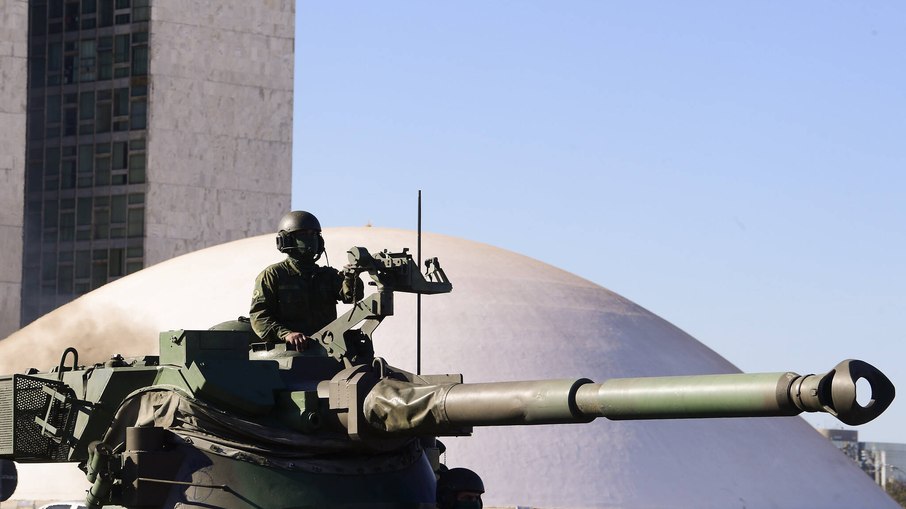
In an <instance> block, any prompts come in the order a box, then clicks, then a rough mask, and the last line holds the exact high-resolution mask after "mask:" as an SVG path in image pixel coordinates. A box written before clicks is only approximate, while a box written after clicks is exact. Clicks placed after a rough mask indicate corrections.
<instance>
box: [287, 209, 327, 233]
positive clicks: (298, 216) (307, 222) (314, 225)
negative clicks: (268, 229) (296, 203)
mask: <svg viewBox="0 0 906 509" xmlns="http://www.w3.org/2000/svg"><path fill="white" fill-rule="evenodd" d="M296 230H315V231H317V232H320V231H321V223H320V222H319V221H318V218H317V217H315V215H314V214H312V213H311V212H305V211H304V210H294V211H292V212H287V213H286V215H284V216H283V218H282V219H280V224H279V225H278V226H277V232H278V233H279V232H286V233H292V232H294V231H296Z"/></svg>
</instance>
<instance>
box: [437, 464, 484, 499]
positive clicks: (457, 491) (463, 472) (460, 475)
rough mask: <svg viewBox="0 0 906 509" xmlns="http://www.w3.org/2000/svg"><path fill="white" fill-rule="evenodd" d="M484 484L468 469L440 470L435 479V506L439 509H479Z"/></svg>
mask: <svg viewBox="0 0 906 509" xmlns="http://www.w3.org/2000/svg"><path fill="white" fill-rule="evenodd" d="M482 493H484V483H483V482H481V477H479V476H478V474H476V473H475V472H473V471H472V470H469V469H468V468H451V469H449V470H442V471H441V473H440V477H439V478H438V479H437V506H438V507H440V508H441V509H481V507H482V502H481V494H482Z"/></svg>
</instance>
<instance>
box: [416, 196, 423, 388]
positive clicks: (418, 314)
mask: <svg viewBox="0 0 906 509" xmlns="http://www.w3.org/2000/svg"><path fill="white" fill-rule="evenodd" d="M416 251H417V253H416V256H417V257H418V270H419V272H421V270H422V190H421V189H419V190H418V249H417V250H416ZM415 374H416V375H421V374H422V294H421V292H419V293H417V294H415Z"/></svg>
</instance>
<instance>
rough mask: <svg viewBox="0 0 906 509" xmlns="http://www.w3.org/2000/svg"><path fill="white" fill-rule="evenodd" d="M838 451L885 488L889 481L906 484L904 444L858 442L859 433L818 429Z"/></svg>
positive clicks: (905, 449)
mask: <svg viewBox="0 0 906 509" xmlns="http://www.w3.org/2000/svg"><path fill="white" fill-rule="evenodd" d="M818 432H819V433H821V434H822V435H824V436H825V437H827V438H828V439H829V440H830V441H831V442H833V443H834V445H836V446H837V448H838V449H840V450H841V451H843V453H844V454H846V455H847V456H849V457H850V458H852V459H853V461H855V462H856V463H858V464H859V467H860V468H862V470H864V471H865V473H867V474H868V475H870V476H871V477H872V478H874V480H875V482H876V483H878V484H879V485H881V486H884V487H886V486H887V482H888V481H890V480H891V479H896V480H898V481H903V482H906V444H895V443H888V442H859V432H858V431H856V430H843V429H819V430H818Z"/></svg>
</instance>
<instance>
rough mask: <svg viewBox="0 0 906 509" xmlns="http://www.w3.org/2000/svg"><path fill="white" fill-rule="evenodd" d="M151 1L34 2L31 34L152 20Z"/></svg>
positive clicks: (75, 30) (53, 0)
mask: <svg viewBox="0 0 906 509" xmlns="http://www.w3.org/2000/svg"><path fill="white" fill-rule="evenodd" d="M149 3H150V2H149V0H131V1H130V0H115V1H114V0H82V1H81V2H79V1H78V0H76V1H67V2H65V3H64V1H63V0H50V1H49V2H47V3H43V2H34V3H33V5H32V6H31V11H30V17H31V20H30V23H31V33H32V34H34V35H44V34H59V33H62V32H64V31H65V32H78V31H79V30H91V29H94V28H104V27H109V26H113V25H128V24H129V23H138V22H142V21H148V20H149V19H150V18H151V8H150V6H149Z"/></svg>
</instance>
